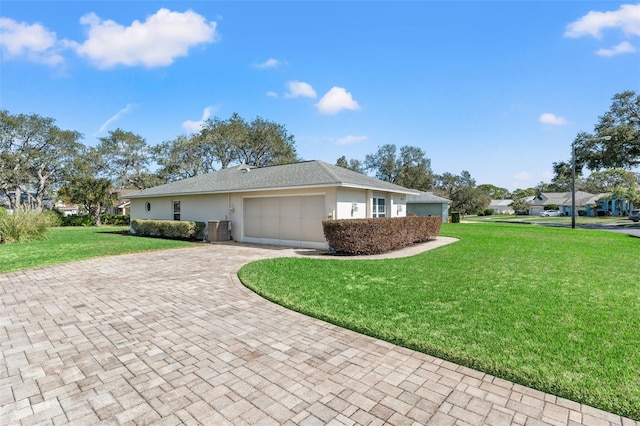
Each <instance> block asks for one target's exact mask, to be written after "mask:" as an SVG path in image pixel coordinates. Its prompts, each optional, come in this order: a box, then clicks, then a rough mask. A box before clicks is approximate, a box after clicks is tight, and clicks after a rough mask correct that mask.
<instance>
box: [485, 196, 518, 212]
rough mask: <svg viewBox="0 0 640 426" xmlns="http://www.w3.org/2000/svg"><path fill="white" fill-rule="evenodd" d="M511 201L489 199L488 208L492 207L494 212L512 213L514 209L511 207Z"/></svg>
mask: <svg viewBox="0 0 640 426" xmlns="http://www.w3.org/2000/svg"><path fill="white" fill-rule="evenodd" d="M511 203H513V200H511V199H507V200H491V203H489V208H490V209H492V210H493V213H495V214H514V213H515V211H514V210H513V207H511Z"/></svg>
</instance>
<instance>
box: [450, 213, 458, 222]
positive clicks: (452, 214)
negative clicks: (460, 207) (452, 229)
mask: <svg viewBox="0 0 640 426" xmlns="http://www.w3.org/2000/svg"><path fill="white" fill-rule="evenodd" d="M451 223H460V212H451Z"/></svg>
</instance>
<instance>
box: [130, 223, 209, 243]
mask: <svg viewBox="0 0 640 426" xmlns="http://www.w3.org/2000/svg"><path fill="white" fill-rule="evenodd" d="M205 226H206V224H205V223H204V222H193V221H188V220H153V219H151V220H150V219H133V220H132V221H131V229H130V232H131V234H133V235H142V236H146V237H162V238H179V239H185V240H201V239H203V238H204V228H205Z"/></svg>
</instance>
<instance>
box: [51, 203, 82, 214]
mask: <svg viewBox="0 0 640 426" xmlns="http://www.w3.org/2000/svg"><path fill="white" fill-rule="evenodd" d="M53 208H54V209H56V210H58V211H59V212H61V213H62V215H63V216H72V215H75V214H78V213H79V212H80V206H78V205H77V204H71V203H70V204H65V203H64V202H62V201H57V202H56V203H55V204H54V205H53Z"/></svg>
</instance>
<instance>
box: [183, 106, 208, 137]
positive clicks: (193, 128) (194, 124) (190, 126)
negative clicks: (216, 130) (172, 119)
mask: <svg viewBox="0 0 640 426" xmlns="http://www.w3.org/2000/svg"><path fill="white" fill-rule="evenodd" d="M213 110H214V107H210V106H208V107H206V108H205V109H204V111H202V119H200V120H199V121H193V120H187V121H185V122H184V123H182V128H183V129H185V130H186V131H188V132H191V133H197V132H199V131H200V130H202V123H204V122H205V121H207V119H208V118H209V117H211V113H212V112H213Z"/></svg>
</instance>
